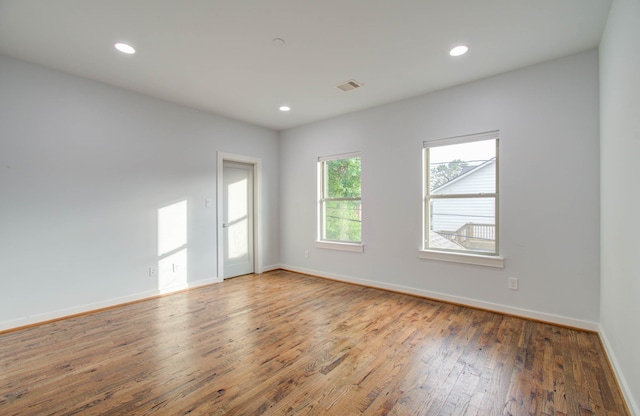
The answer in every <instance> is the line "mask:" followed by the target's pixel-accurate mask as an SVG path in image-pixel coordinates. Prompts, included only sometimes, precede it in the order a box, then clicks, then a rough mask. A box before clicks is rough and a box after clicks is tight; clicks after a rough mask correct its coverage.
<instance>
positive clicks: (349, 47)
mask: <svg viewBox="0 0 640 416" xmlns="http://www.w3.org/2000/svg"><path fill="white" fill-rule="evenodd" d="M610 5H611V0H393V1H391V0H189V1H185V0H56V1H52V0H0V54H3V55H7V56H12V57H16V58H19V59H23V60H26V61H30V62H35V63H38V64H41V65H44V66H48V67H52V68H56V69H59V70H62V71H66V72H70V73H73V74H76V75H80V76H83V77H86V78H90V79H94V80H98V81H102V82H105V83H107V84H112V85H116V86H119V87H122V88H126V89H129V90H133V91H138V92H141V93H143V94H147V95H150V96H154V97H158V98H161V99H165V100H168V101H172V102H176V103H180V104H184V105H187V106H190V107H195V108H198V109H202V110H205V111H210V112H214V113H218V114H222V115H226V116H229V117H232V118H235V119H239V120H243V121H246V122H250V123H254V124H257V125H261V126H265V127H269V128H272V129H276V130H283V129H286V128H290V127H294V126H298V125H302V124H305V123H309V122H313V121H317V120H321V119H325V118H329V117H333V116H336V115H340V114H344V113H348V112H352V111H356V110H361V109H364V108H368V107H373V106H376V105H380V104H384V103H389V102H393V101H397V100H401V99H403V98H407V97H411V96H416V95H419V94H423V93H427V92H430V91H434V90H438V89H442V88H445V87H448V86H452V85H457V84H461V83H464V82H468V81H472V80H475V79H479V78H484V77H487V76H490V75H494V74H498V73H501V72H504V71H508V70H512V69H516V68H520V67H524V66H527V65H531V64H534V63H537V62H542V61H546V60H549V59H553V58H557V57H560V56H564V55H568V54H571V53H575V52H579V51H583V50H587V49H590V48H594V47H597V45H598V42H599V40H600V36H601V35H602V31H603V28H604V25H605V23H606V19H607V16H608V12H609V7H610ZM274 38H282V39H284V40H285V41H286V45H285V46H284V47H277V46H275V45H274V44H273V42H272V39H274ZM118 41H125V42H129V43H130V44H132V45H133V46H134V47H135V48H136V49H137V53H136V54H135V55H133V56H126V55H123V54H121V53H120V52H117V51H116V50H115V49H114V48H113V44H114V43H115V42H118ZM460 43H465V44H468V45H469V47H470V50H469V53H467V54H466V55H464V56H462V57H458V58H453V57H451V56H449V54H448V51H449V49H450V48H451V47H452V46H454V45H456V44H460ZM349 79H355V80H357V81H360V82H363V83H364V84H365V85H364V87H362V88H360V89H357V90H353V91H350V92H343V91H341V90H339V89H338V88H336V85H337V84H340V83H342V82H344V81H348V80H349ZM282 104H288V105H290V106H291V108H292V110H291V111H290V112H289V113H282V112H280V111H279V110H278V107H279V106H280V105H282Z"/></svg>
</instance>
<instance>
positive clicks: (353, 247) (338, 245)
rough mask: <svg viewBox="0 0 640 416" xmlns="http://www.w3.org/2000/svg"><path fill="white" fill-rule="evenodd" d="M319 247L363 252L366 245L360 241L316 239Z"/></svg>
mask: <svg viewBox="0 0 640 416" xmlns="http://www.w3.org/2000/svg"><path fill="white" fill-rule="evenodd" d="M316 247H317V248H325V249H328V250H342V251H353V252H357V253H362V252H363V251H364V245H362V244H360V243H343V242H341V241H316Z"/></svg>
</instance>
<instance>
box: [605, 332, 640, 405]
mask: <svg viewBox="0 0 640 416" xmlns="http://www.w3.org/2000/svg"><path fill="white" fill-rule="evenodd" d="M598 326H599V330H598V334H600V339H601V340H602V345H604V349H605V352H606V354H607V357H609V362H610V363H611V367H613V372H614V373H615V375H616V379H617V380H618V384H619V385H620V390H622V395H623V396H624V399H625V401H626V402H627V407H628V408H629V411H631V415H632V416H640V404H639V403H636V402H635V401H634V397H633V394H632V393H631V388H630V387H629V384H628V383H627V380H626V379H625V377H624V373H623V372H622V367H621V366H620V363H618V360H617V358H616V355H615V353H614V351H613V348H612V347H611V343H610V342H609V338H608V337H607V333H606V332H605V331H604V328H602V327H601V326H600V325H598Z"/></svg>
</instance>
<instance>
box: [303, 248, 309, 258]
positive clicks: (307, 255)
mask: <svg viewBox="0 0 640 416" xmlns="http://www.w3.org/2000/svg"><path fill="white" fill-rule="evenodd" d="M304 258H305V259H308V258H309V250H305V251H304Z"/></svg>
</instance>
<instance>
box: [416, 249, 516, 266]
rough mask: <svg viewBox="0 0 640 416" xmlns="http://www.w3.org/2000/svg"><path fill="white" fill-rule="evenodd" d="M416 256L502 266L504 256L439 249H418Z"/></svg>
mask: <svg viewBox="0 0 640 416" xmlns="http://www.w3.org/2000/svg"><path fill="white" fill-rule="evenodd" d="M418 257H420V258H421V259H428V260H440V261H450V262H452V263H464V264H475V265H477V266H487V267H498V268H504V257H500V256H482V255H479V254H466V253H457V252H450V251H439V250H438V251H436V250H420V251H419V253H418Z"/></svg>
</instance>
